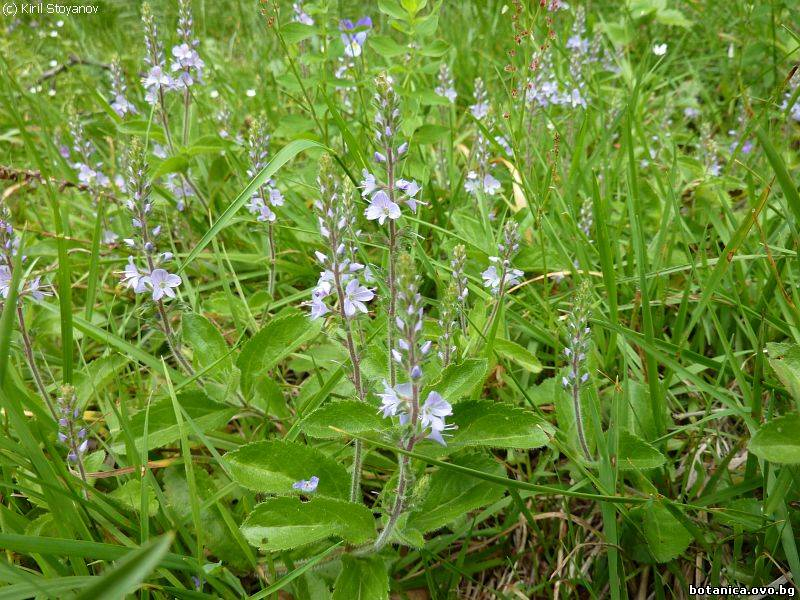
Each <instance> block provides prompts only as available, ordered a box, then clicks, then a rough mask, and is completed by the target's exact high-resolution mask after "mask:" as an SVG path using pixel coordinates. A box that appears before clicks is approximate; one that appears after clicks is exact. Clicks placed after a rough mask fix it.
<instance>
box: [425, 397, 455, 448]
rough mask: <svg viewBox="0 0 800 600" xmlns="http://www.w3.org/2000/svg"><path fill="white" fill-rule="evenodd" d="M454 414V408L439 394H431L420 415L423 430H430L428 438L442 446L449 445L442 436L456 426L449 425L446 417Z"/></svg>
mask: <svg viewBox="0 0 800 600" xmlns="http://www.w3.org/2000/svg"><path fill="white" fill-rule="evenodd" d="M452 414H453V407H452V406H451V405H450V403H449V402H448V401H447V400H445V399H444V398H442V396H441V395H440V394H439V393H438V392H433V391H432V392H430V393H429V394H428V397H427V398H426V399H425V403H424V404H423V405H422V408H421V409H420V413H419V422H420V426H421V427H422V429H423V430H425V429H430V432H429V433H428V435H427V436H426V437H427V438H428V439H431V440H433V441H435V442H437V443H439V444H441V445H442V446H446V445H447V444H446V443H445V441H444V438H443V437H442V434H443V433H444V432H445V431H446V430H448V429H453V428H454V426H453V425H447V424H446V423H445V417H449V416H451V415H452Z"/></svg>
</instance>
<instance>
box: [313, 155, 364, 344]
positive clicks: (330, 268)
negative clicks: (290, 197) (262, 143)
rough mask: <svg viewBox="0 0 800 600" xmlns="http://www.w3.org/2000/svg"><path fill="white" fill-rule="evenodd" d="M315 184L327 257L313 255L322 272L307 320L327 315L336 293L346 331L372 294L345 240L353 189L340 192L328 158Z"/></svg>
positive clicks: (320, 227) (348, 227)
mask: <svg viewBox="0 0 800 600" xmlns="http://www.w3.org/2000/svg"><path fill="white" fill-rule="evenodd" d="M318 182H319V186H320V193H321V196H322V197H321V198H320V199H319V200H317V201H316V202H315V203H314V207H315V209H316V212H317V219H318V222H319V229H320V233H321V234H322V237H323V238H325V240H326V243H327V245H328V249H329V254H324V253H322V252H316V253H315V255H316V257H317V260H318V261H319V262H320V263H321V264H322V265H323V267H325V270H324V271H323V272H322V273H321V274H320V278H319V281H318V282H317V286H316V287H315V288H314V290H313V291H312V299H311V315H310V316H311V319H318V318H319V317H321V316H323V315H325V314H327V313H328V312H329V311H328V307H327V306H326V304H325V299H326V298H327V297H328V296H330V295H332V294H333V293H334V292H335V293H336V297H337V299H338V301H339V311H340V316H341V318H342V320H343V321H345V326H346V327H348V328H349V325H348V324H347V322H346V320H347V319H349V318H352V317H354V316H356V314H358V313H359V312H360V313H366V312H368V311H367V307H366V305H365V302H369V301H370V300H372V299H373V298H374V297H375V293H374V292H373V290H371V289H369V288H367V287H365V286H362V285H361V283H360V282H359V279H358V273H359V272H360V271H362V270H364V265H362V264H360V263H357V262H355V260H354V259H353V258H354V256H355V250H354V249H353V248H352V247H351V245H350V241H349V240H348V239H346V237H345V236H346V234H347V233H348V232H349V230H350V227H351V226H352V225H353V222H354V219H355V217H354V215H353V214H352V205H351V201H350V199H349V197H348V196H349V195H350V193H349V192H350V190H352V187H350V188H349V189H345V190H344V191H343V190H342V188H341V186H340V184H339V181H338V179H337V178H336V176H335V175H334V173H333V171H332V167H331V165H330V160H329V159H327V158H326V159H324V162H323V166H322V168H321V169H320V175H319V179H318ZM339 296H341V297H339Z"/></svg>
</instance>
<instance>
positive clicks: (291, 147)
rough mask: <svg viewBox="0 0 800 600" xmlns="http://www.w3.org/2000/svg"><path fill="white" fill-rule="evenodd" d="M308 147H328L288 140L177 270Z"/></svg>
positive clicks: (195, 255)
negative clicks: (261, 188) (259, 190)
mask: <svg viewBox="0 0 800 600" xmlns="http://www.w3.org/2000/svg"><path fill="white" fill-rule="evenodd" d="M310 148H320V149H322V150H328V148H327V147H326V146H324V145H322V144H320V143H319V142H315V141H313V140H294V141H293V142H289V143H288V144H286V146H284V147H283V148H281V149H280V150H279V151H278V153H277V154H275V156H274V157H273V159H272V160H271V161H269V164H267V166H266V167H264V168H263V169H261V171H259V173H258V174H257V175H256V176H255V177H253V179H252V180H251V181H250V183H248V184H247V185H246V186H245V188H244V189H243V190H242V191H241V192H240V193H239V195H238V196H236V198H235V199H234V201H233V202H231V203H230V205H228V208H226V209H225V212H223V213H222V214H221V215H220V217H219V219H217V220H216V222H215V223H214V224H213V225H212V226H211V227H210V228H209V230H208V231H206V233H205V234H204V235H203V237H202V238H201V239H200V241H199V242H197V245H196V246H195V247H194V248H192V250H191V252H189V254H188V255H187V256H186V259H185V260H184V261H183V263H182V264H181V267H180V269H178V272H181V271H183V270H184V269H185V268H186V266H187V265H189V264H191V262H192V261H193V260H194V259H195V258H197V256H198V255H199V254H200V253H201V252H202V251H203V249H204V248H205V247H206V246H208V244H210V243H211V240H212V239H213V238H215V237H216V236H217V234H218V233H219V232H220V231H222V230H223V229H224V228H225V227H226V226H227V225H228V224H229V223H230V222H231V220H232V219H233V217H234V216H235V215H236V213H237V212H239V209H240V208H242V206H244V205H245V203H246V202H247V201H248V200H250V198H251V197H252V195H253V192H254V191H256V190H257V189H258V188H259V187H261V186H262V185H263V184H264V182H265V181H267V180H268V179H269V178H271V177H272V176H273V175H275V173H277V172H278V171H279V170H280V168H281V167H283V165H285V164H286V163H288V162H289V161H290V160H292V159H293V158H294V157H295V156H297V155H298V154H300V153H301V152H304V151H305V150H308V149H310Z"/></svg>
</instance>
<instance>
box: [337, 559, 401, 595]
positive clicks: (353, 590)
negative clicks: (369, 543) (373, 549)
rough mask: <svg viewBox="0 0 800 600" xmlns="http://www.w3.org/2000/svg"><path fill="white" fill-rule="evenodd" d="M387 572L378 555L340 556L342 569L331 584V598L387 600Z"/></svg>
mask: <svg viewBox="0 0 800 600" xmlns="http://www.w3.org/2000/svg"><path fill="white" fill-rule="evenodd" d="M387 598H389V574H388V573H387V571H386V565H385V564H384V562H383V560H382V559H381V558H380V557H378V556H372V557H369V558H356V557H354V556H348V555H345V556H343V557H342V571H341V573H339V577H337V578H336V583H335V584H334V586H333V600H387Z"/></svg>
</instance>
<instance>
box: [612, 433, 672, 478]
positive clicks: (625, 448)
mask: <svg viewBox="0 0 800 600" xmlns="http://www.w3.org/2000/svg"><path fill="white" fill-rule="evenodd" d="M666 460H667V459H666V458H664V455H663V454H661V452H659V451H658V450H656V448H655V447H653V446H652V445H651V444H649V443H648V442H646V441H644V440H643V439H642V438H640V437H639V436H637V435H635V434H633V433H630V432H629V431H625V430H622V431H620V432H619V449H618V451H617V466H618V467H619V468H620V469H622V470H639V469H655V468H657V467H660V466H661V465H663V464H664V463H665V462H666Z"/></svg>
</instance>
